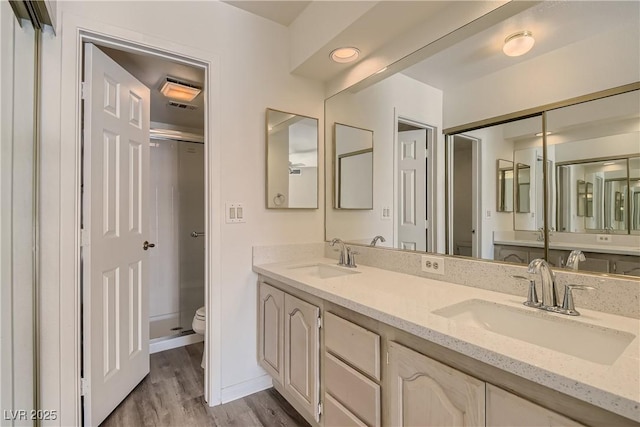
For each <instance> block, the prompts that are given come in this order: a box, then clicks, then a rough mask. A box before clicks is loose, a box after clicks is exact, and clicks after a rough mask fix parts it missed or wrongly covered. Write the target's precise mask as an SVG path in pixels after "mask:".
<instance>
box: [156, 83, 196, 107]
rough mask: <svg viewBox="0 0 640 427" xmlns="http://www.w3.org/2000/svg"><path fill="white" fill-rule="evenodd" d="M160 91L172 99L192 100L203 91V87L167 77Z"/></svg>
mask: <svg viewBox="0 0 640 427" xmlns="http://www.w3.org/2000/svg"><path fill="white" fill-rule="evenodd" d="M160 92H162V94H163V95H164V96H166V97H167V98H170V99H175V100H177V101H184V102H191V101H193V100H194V99H195V98H196V96H198V95H199V94H200V92H202V89H201V88H199V87H197V86H195V85H193V84H191V83H187V82H184V81H181V80H178V79H174V78H172V77H167V79H166V81H165V82H164V84H163V85H162V88H161V89H160Z"/></svg>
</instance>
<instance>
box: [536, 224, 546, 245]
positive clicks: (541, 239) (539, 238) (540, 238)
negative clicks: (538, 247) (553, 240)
mask: <svg viewBox="0 0 640 427" xmlns="http://www.w3.org/2000/svg"><path fill="white" fill-rule="evenodd" d="M536 240H537V241H538V242H544V229H543V228H542V227H540V228H538V233H537V236H536Z"/></svg>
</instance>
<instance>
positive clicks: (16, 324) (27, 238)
mask: <svg viewBox="0 0 640 427" xmlns="http://www.w3.org/2000/svg"><path fill="white" fill-rule="evenodd" d="M37 37H38V34H37V33H36V31H35V30H34V28H33V26H32V25H31V23H30V22H28V21H23V22H22V26H20V25H19V24H18V21H17V20H16V17H15V16H14V14H13V11H12V9H11V6H10V5H9V2H5V1H3V2H0V116H1V117H0V118H1V120H0V135H1V146H0V261H1V262H0V286H1V291H0V292H1V293H0V325H1V330H0V337H1V339H0V404H1V406H2V409H3V420H6V421H3V422H7V423H8V424H7V425H31V424H32V421H27V420H26V418H27V414H28V411H29V410H31V409H34V408H35V407H36V402H35V399H34V390H35V379H36V372H35V369H34V354H35V352H36V348H35V346H34V341H35V320H34V319H35V317H34V289H35V280H36V278H35V273H34V266H35V261H34V259H35V258H34V252H33V245H34V242H35V225H34V224H35V220H34V218H35V205H34V194H35V185H34V184H35V180H34V156H35V148H34V147H35V136H36V135H35V131H34V129H35V127H36V126H35V116H34V108H35V105H36V103H35V101H34V99H35V81H36V80H35V79H36V73H35V71H34V70H35V69H36V60H35V58H36V56H35V54H36V38H37ZM20 410H25V411H27V412H24V413H23V412H20ZM21 418H24V419H22V420H21ZM3 425H5V424H3Z"/></svg>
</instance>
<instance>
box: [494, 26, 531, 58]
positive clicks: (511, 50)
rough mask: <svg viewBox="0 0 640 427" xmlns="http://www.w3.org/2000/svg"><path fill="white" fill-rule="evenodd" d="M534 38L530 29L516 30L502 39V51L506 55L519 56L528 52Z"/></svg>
mask: <svg viewBox="0 0 640 427" xmlns="http://www.w3.org/2000/svg"><path fill="white" fill-rule="evenodd" d="M535 42H536V40H535V39H534V38H533V33H532V32H531V31H527V30H524V31H518V32H517V33H513V34H511V35H510V36H509V37H507V38H506V39H504V46H502V51H503V52H504V54H505V55H507V56H520V55H524V54H525V53H527V52H529V51H530V50H531V48H532V47H533V44H534V43H535Z"/></svg>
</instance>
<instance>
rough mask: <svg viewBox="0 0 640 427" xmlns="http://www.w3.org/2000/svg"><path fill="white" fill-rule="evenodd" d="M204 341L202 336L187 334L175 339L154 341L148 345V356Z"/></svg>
mask: <svg viewBox="0 0 640 427" xmlns="http://www.w3.org/2000/svg"><path fill="white" fill-rule="evenodd" d="M202 341H204V335H200V334H189V335H182V336H179V337H175V338H166V339H162V338H160V339H155V340H151V342H150V343H149V354H153V353H159V352H161V351H165V350H171V349H172V348H178V347H184V346H185V345H189V344H195V343H197V342H202Z"/></svg>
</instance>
